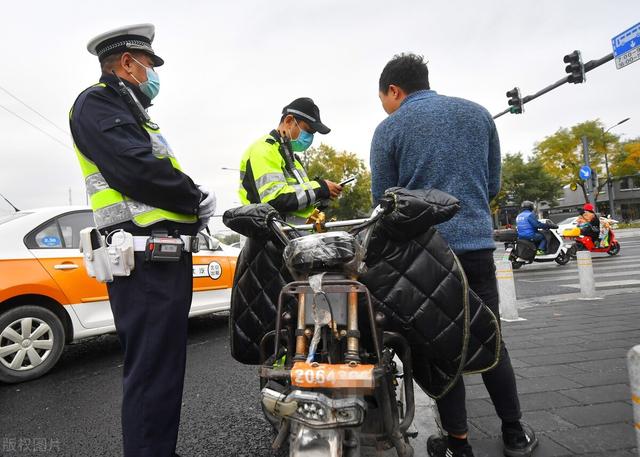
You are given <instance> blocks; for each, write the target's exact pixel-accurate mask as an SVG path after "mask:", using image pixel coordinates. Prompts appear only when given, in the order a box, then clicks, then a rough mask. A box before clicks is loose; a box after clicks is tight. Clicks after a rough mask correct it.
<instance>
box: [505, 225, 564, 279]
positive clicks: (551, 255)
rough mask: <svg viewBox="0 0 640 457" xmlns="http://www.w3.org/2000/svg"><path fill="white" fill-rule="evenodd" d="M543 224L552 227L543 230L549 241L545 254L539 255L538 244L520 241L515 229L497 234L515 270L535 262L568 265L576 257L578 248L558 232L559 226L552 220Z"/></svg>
mask: <svg viewBox="0 0 640 457" xmlns="http://www.w3.org/2000/svg"><path fill="white" fill-rule="evenodd" d="M541 222H544V223H547V224H549V225H550V226H551V228H549V229H544V230H541V231H540V233H542V235H543V236H544V237H545V239H546V241H547V248H546V251H545V252H544V254H538V252H537V247H536V244H535V243H534V242H533V241H529V240H524V239H519V238H518V233H517V231H516V230H515V229H512V230H502V231H501V232H500V233H496V235H495V236H494V238H495V239H496V241H503V242H504V247H505V250H506V254H508V259H509V260H510V261H511V266H512V268H513V269H514V270H517V269H519V268H521V267H522V266H523V265H526V264H531V263H533V262H553V261H555V262H556V263H557V264H558V265H566V264H567V263H569V261H570V260H571V258H572V257H575V252H576V250H577V247H576V245H575V243H574V242H572V241H570V239H569V238H566V239H565V238H564V237H563V235H561V234H560V232H559V230H558V226H557V225H556V224H554V223H553V222H552V221H550V220H546V219H542V220H541Z"/></svg>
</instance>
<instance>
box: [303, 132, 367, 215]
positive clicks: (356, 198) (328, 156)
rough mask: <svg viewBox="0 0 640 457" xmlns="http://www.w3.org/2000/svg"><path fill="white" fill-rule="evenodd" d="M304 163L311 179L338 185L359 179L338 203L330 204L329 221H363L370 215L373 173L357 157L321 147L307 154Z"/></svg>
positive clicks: (323, 145) (349, 185)
mask: <svg viewBox="0 0 640 457" xmlns="http://www.w3.org/2000/svg"><path fill="white" fill-rule="evenodd" d="M304 162H305V163H306V164H307V166H306V169H307V174H308V175H309V177H310V179H314V177H316V176H319V177H320V178H322V179H328V180H330V181H334V182H337V183H339V182H341V181H344V180H345V179H347V178H349V177H351V176H356V177H357V180H356V182H355V183H352V184H347V185H346V186H345V187H344V189H343V190H342V195H341V196H340V198H339V199H337V200H335V201H332V202H331V203H330V205H329V208H328V209H327V210H326V213H327V217H334V216H335V217H336V218H338V219H353V218H357V217H364V216H366V215H367V214H368V213H369V212H370V211H371V172H370V171H369V170H368V169H367V166H366V165H365V163H364V161H363V160H362V159H360V158H359V157H358V156H357V155H356V154H354V153H352V152H347V151H342V152H338V151H336V150H335V149H334V148H332V147H330V146H327V145H326V144H321V145H320V146H318V147H317V148H310V149H309V150H308V151H307V152H306V153H305V157H304Z"/></svg>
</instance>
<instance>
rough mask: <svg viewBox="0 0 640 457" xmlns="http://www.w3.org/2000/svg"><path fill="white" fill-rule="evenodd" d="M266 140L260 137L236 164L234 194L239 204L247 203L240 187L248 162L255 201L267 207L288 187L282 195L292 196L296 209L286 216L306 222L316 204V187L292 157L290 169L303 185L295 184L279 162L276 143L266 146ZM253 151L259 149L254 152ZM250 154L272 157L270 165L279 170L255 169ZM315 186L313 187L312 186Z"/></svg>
mask: <svg viewBox="0 0 640 457" xmlns="http://www.w3.org/2000/svg"><path fill="white" fill-rule="evenodd" d="M267 139H272V137H271V136H270V135H267V136H265V137H263V138H262V139H260V140H258V141H256V142H255V143H254V144H253V145H252V146H251V147H250V148H249V149H248V150H247V151H246V152H245V154H244V156H243V158H242V160H241V163H240V183H239V184H240V186H239V189H238V194H239V196H240V201H241V202H242V204H244V205H247V204H249V203H250V202H249V199H248V196H247V189H245V188H244V186H243V180H244V179H245V177H246V166H247V162H248V161H250V162H251V168H252V172H253V177H255V181H254V183H255V187H256V190H257V192H258V197H259V199H260V201H261V202H262V203H269V202H270V201H271V200H274V199H275V198H277V197H278V196H279V195H281V194H282V192H283V189H284V188H286V187H288V189H287V190H286V191H285V192H287V193H295V196H296V200H297V203H298V205H297V206H298V208H297V209H296V210H295V211H293V212H291V213H289V214H292V215H294V216H298V217H301V218H306V217H308V216H310V215H311V213H312V212H313V210H314V207H313V204H314V203H315V201H316V193H315V191H314V190H315V189H316V188H317V187H319V184H318V183H313V182H312V181H310V180H309V177H308V176H307V173H306V172H305V170H304V167H303V166H302V164H301V163H300V162H299V161H298V160H297V158H295V157H294V166H295V168H296V171H297V172H298V173H299V175H300V177H301V178H302V181H303V182H299V181H298V179H296V177H295V176H293V174H292V173H290V172H289V170H288V169H287V167H286V166H285V165H284V159H282V155H281V154H280V151H279V150H278V143H276V142H274V143H270V142H267V141H266V140H267ZM265 143H267V144H269V147H268V148H265ZM255 148H259V149H258V150H257V151H256V150H255ZM252 153H253V154H270V155H271V154H272V155H273V160H272V161H270V162H271V163H274V162H280V163H281V164H282V165H281V169H279V170H274V169H273V168H271V169H266V170H265V169H261V167H258V166H256V162H254V161H251V155H252ZM314 184H315V185H314Z"/></svg>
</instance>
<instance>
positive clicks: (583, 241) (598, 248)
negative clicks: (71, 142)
mask: <svg viewBox="0 0 640 457" xmlns="http://www.w3.org/2000/svg"><path fill="white" fill-rule="evenodd" d="M562 237H563V238H567V239H574V240H575V241H576V247H577V248H578V251H589V252H606V253H607V254H609V255H618V254H619V253H620V243H619V242H618V240H616V236H615V233H613V229H612V228H609V233H608V234H607V235H606V237H605V239H604V240H603V241H600V242H599V243H597V244H596V243H594V242H593V239H592V238H591V237H590V236H585V235H582V234H580V229H579V228H578V227H576V228H573V229H567V230H565V231H564V232H563V234H562Z"/></svg>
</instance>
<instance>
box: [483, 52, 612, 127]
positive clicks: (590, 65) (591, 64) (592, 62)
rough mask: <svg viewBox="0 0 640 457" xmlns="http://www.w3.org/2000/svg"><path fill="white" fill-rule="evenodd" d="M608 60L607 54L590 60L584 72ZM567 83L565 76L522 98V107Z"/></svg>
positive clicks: (609, 55)
mask: <svg viewBox="0 0 640 457" xmlns="http://www.w3.org/2000/svg"><path fill="white" fill-rule="evenodd" d="M610 60H613V53H610V54H607V55H606V56H604V57H602V58H600V59H596V60H590V61H589V62H587V63H585V64H584V72H585V73H587V72H588V71H591V70H593V69H595V68H598V67H599V66H601V65H604V64H605V63H607V62H609V61H610ZM568 82H569V76H566V77H564V78H562V79H560V80H559V81H556V82H555V83H553V84H551V85H549V86H547V87H545V88H544V89H541V90H539V91H538V92H536V93H535V94H533V95H527V96H526V97H524V98H523V99H522V104H523V105H524V104H525V103H529V102H530V101H531V100H535V99H536V98H538V97H541V96H543V95H544V94H546V93H547V92H551V91H552V90H553V89H557V88H558V87H560V86H562V85H563V84H566V83H568ZM510 112H511V108H507V109H506V110H504V111H502V112H500V113H498V114H496V115H495V116H493V118H494V119H497V118H499V117H500V116H502V115H503V114H507V113H510Z"/></svg>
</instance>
